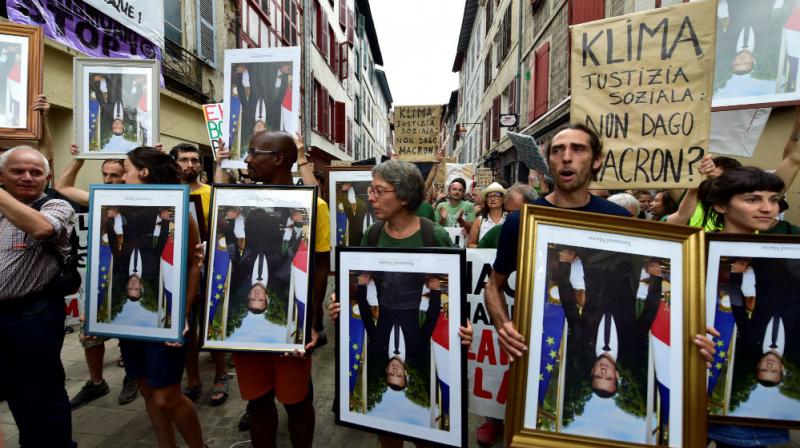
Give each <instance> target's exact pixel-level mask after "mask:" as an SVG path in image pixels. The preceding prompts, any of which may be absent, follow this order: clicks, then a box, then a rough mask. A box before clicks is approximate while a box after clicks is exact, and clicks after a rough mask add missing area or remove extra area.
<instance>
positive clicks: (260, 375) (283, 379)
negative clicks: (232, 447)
mask: <svg viewBox="0 0 800 448" xmlns="http://www.w3.org/2000/svg"><path fill="white" fill-rule="evenodd" d="M126 362H127V361H126ZM233 362H234V363H235V364H236V376H237V379H238V381H239V392H240V393H241V394H242V398H243V399H245V400H248V401H250V400H255V399H256V398H259V397H261V396H263V395H264V394H266V393H268V392H271V391H275V397H277V398H278V401H280V402H281V403H283V404H294V403H299V402H301V401H303V400H304V399H305V398H306V396H307V395H308V393H309V384H311V358H310V357H306V358H291V357H286V356H280V355H268V354H263V353H234V354H233Z"/></svg>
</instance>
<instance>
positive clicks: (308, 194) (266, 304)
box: [203, 185, 317, 352]
mask: <svg viewBox="0 0 800 448" xmlns="http://www.w3.org/2000/svg"><path fill="white" fill-rule="evenodd" d="M316 191H317V190H316V188H315V187H298V186H286V187H282V186H262V185H223V186H216V187H215V188H214V190H213V191H212V194H211V213H210V215H209V222H210V226H209V227H210V229H209V241H208V256H207V258H206V263H207V265H208V269H209V271H208V284H207V287H206V291H207V292H206V302H205V313H206V314H205V317H206V318H205V319H204V321H205V322H204V328H203V348H205V349H220V350H227V351H255V352H291V351H294V350H298V351H300V352H303V351H304V350H305V344H306V343H307V342H308V341H309V340H310V336H311V334H310V331H311V325H310V324H311V322H310V321H309V317H310V316H311V314H310V311H309V307H310V306H311V297H312V295H311V285H312V272H311V270H310V267H311V266H313V265H314V263H313V254H314V233H315V232H314V229H315V227H314V226H315V223H316V203H317V196H316Z"/></svg>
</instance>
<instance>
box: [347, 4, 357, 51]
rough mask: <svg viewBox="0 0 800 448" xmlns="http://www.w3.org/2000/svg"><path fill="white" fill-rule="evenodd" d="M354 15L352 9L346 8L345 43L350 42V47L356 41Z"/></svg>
mask: <svg viewBox="0 0 800 448" xmlns="http://www.w3.org/2000/svg"><path fill="white" fill-rule="evenodd" d="M355 23H356V21H355V16H353V11H352V10H350V9H348V10H347V43H348V44H350V48H352V47H353V45H355V43H356V39H355V31H354V29H353V28H354V27H355Z"/></svg>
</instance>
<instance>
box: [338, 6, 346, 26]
mask: <svg viewBox="0 0 800 448" xmlns="http://www.w3.org/2000/svg"><path fill="white" fill-rule="evenodd" d="M339 27H341V28H342V31H346V30H347V2H346V1H345V0H339Z"/></svg>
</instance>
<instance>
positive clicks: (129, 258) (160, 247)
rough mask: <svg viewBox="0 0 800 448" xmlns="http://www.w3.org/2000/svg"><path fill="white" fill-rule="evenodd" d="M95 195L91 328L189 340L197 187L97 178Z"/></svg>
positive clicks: (98, 332) (91, 331)
mask: <svg viewBox="0 0 800 448" xmlns="http://www.w3.org/2000/svg"><path fill="white" fill-rule="evenodd" d="M89 195H90V196H89V210H90V212H89V237H88V247H89V251H88V259H87V263H86V291H87V292H86V300H85V302H86V305H85V306H86V334H88V335H92V336H103V337H108V338H119V339H139V340H145V341H153V342H179V343H182V341H183V329H184V323H185V317H186V313H185V310H186V263H187V259H186V257H187V253H188V248H187V246H188V244H189V211H188V208H187V206H188V204H189V186H188V185H102V184H93V185H92V186H91V187H90V190H89ZM134 278H135V279H136V280H134Z"/></svg>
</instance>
